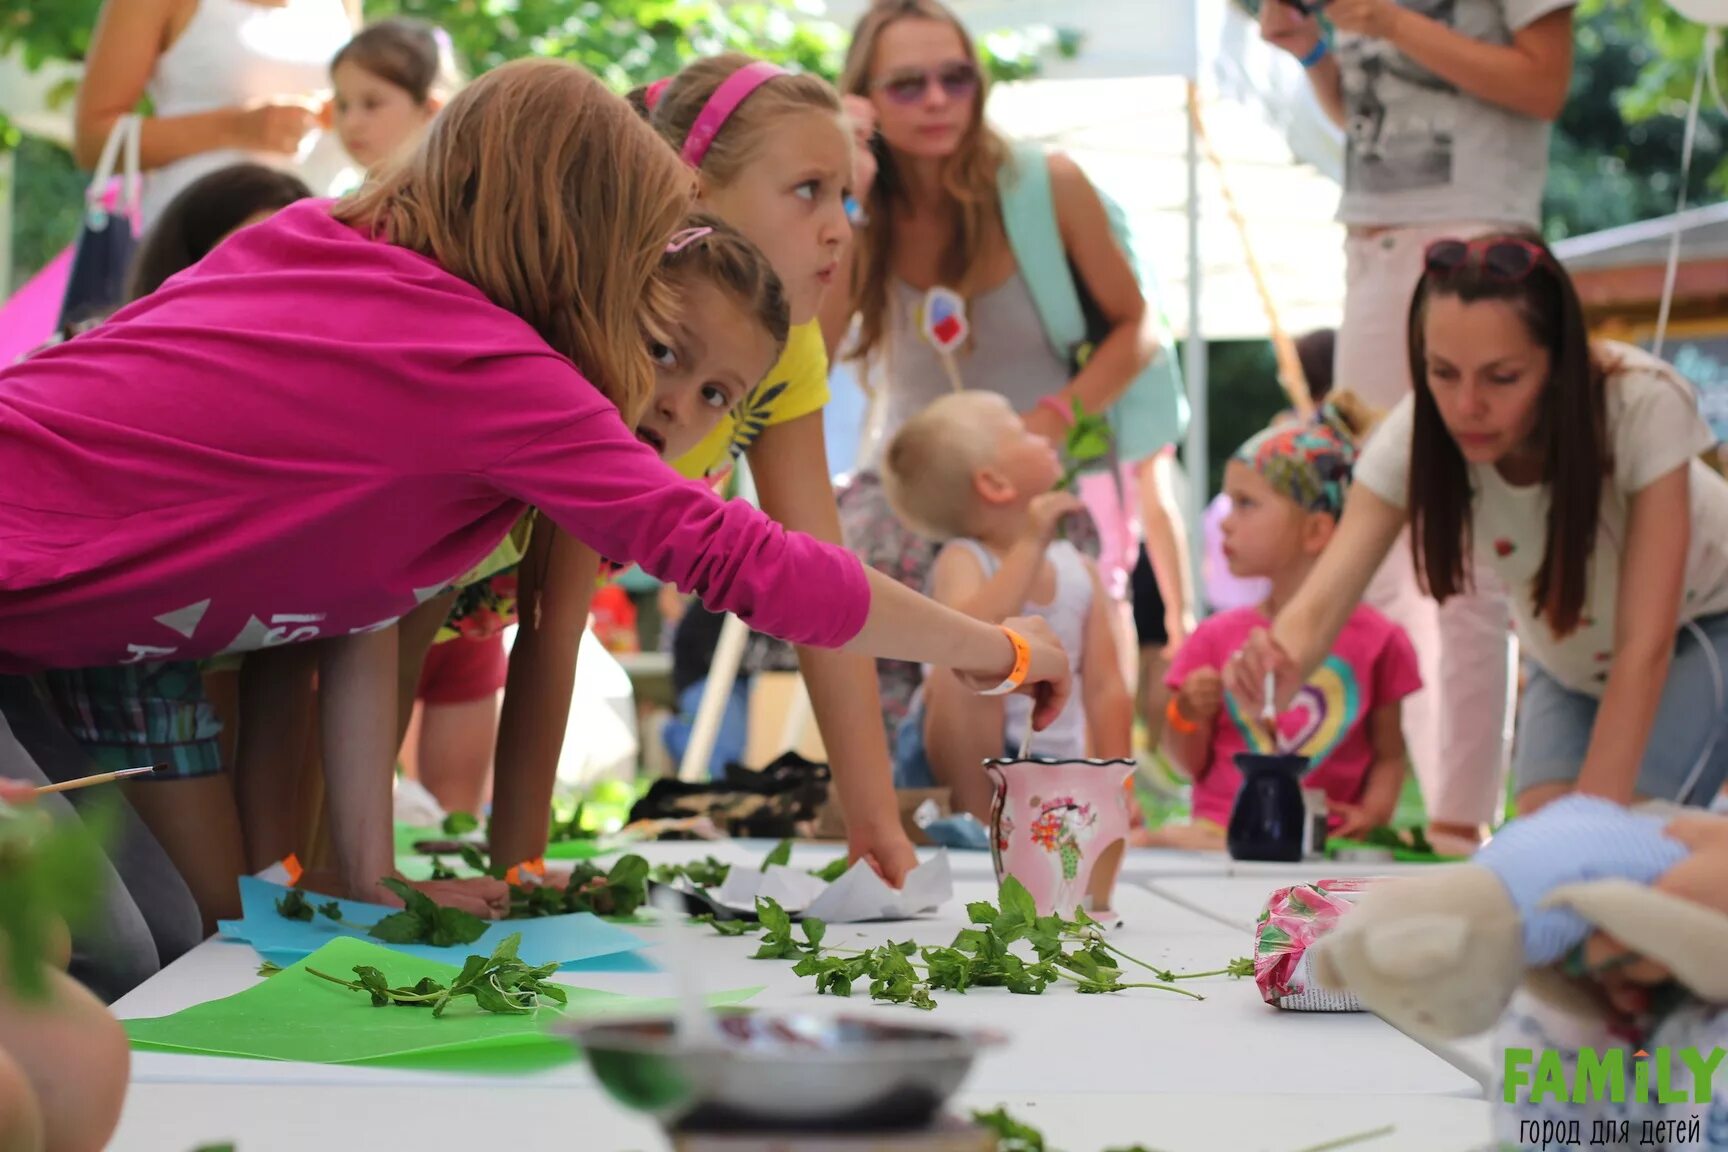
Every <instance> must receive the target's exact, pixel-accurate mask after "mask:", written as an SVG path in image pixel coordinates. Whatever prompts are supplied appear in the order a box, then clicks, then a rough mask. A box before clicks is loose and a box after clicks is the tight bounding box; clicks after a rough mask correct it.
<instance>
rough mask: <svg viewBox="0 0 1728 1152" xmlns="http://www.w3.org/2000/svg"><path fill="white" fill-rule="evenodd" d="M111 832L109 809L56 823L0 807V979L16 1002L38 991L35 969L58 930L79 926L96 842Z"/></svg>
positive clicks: (88, 902) (95, 866)
mask: <svg viewBox="0 0 1728 1152" xmlns="http://www.w3.org/2000/svg"><path fill="white" fill-rule="evenodd" d="M114 827H115V820H114V817H113V813H112V811H111V810H108V811H96V812H86V813H85V814H84V817H83V819H81V820H68V821H63V822H58V823H57V822H55V821H54V820H52V819H50V818H49V816H48V814H47V813H46V812H41V811H36V810H32V809H29V808H14V807H12V806H11V805H9V804H5V803H0V946H3V947H4V953H3V957H4V959H3V961H0V979H8V980H9V981H10V983H11V986H12V988H13V989H14V990H16V991H17V993H18V995H19V996H20V997H23V998H25V999H34V998H37V997H40V996H42V995H44V994H46V992H47V990H48V985H47V979H46V975H45V972H44V969H43V965H44V963H45V961H46V960H47V959H48V953H49V949H50V947H51V946H52V944H53V941H54V938H55V936H56V935H57V934H58V932H59V930H60V926H61V925H62V924H65V925H67V926H69V927H70V926H76V925H80V924H82V923H83V922H84V921H85V920H86V919H87V917H88V916H89V915H90V914H91V913H92V912H94V911H95V909H96V907H97V906H98V903H99V902H100V899H101V888H100V882H99V880H98V877H100V876H101V875H102V871H103V854H102V844H103V843H105V842H106V841H107V839H108V837H109V835H110V834H111V832H112V830H113V828H114Z"/></svg>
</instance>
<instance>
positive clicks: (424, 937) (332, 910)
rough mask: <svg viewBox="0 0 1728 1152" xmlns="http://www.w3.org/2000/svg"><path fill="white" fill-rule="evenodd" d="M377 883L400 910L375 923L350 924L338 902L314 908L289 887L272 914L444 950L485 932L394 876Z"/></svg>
mask: <svg viewBox="0 0 1728 1152" xmlns="http://www.w3.org/2000/svg"><path fill="white" fill-rule="evenodd" d="M379 883H380V884H382V885H383V886H384V887H386V888H388V889H389V890H390V891H391V892H394V893H395V894H396V895H397V896H398V897H399V898H401V900H402V903H403V905H404V907H403V909H402V910H401V911H400V912H392V913H391V914H390V915H388V916H386V917H384V918H383V919H382V920H379V921H378V922H377V923H376V924H372V925H366V924H353V923H350V922H349V921H347V920H344V919H342V905H341V904H340V903H338V902H337V901H335V900H330V901H326V902H325V903H323V904H319V905H317V906H314V905H313V904H312V902H311V901H309V900H307V899H306V893H305V892H303V891H301V890H300V889H298V888H290V889H289V890H288V892H287V894H286V895H284V896H283V897H282V898H281V899H279V900H277V901H276V913H277V915H279V916H281V917H283V918H284V919H287V920H299V921H303V922H306V923H310V922H311V921H312V920H313V918H314V917H315V916H322V917H324V918H325V919H326V920H331V921H334V922H335V923H337V924H340V925H342V926H343V927H344V928H352V929H354V930H355V931H356V932H364V933H366V934H367V935H368V936H370V937H372V938H373V939H374V940H382V941H384V942H385V943H386V944H430V945H432V946H433V947H434V948H448V947H451V946H453V945H457V944H472V943H474V941H476V940H478V939H480V937H481V935H483V934H484V933H485V931H486V921H484V920H482V919H481V918H480V917H478V916H476V915H474V914H473V913H472V912H464V911H462V910H461V909H460V908H446V907H444V906H443V905H441V904H439V903H437V902H436V901H435V900H433V899H432V898H431V897H430V896H427V895H426V894H425V893H423V892H420V891H419V890H418V889H415V888H411V887H409V886H408V885H407V884H404V883H403V882H402V881H400V880H397V879H396V878H395V877H392V876H386V877H385V878H384V879H382V880H380V881H379Z"/></svg>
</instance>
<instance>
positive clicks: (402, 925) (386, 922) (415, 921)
mask: <svg viewBox="0 0 1728 1152" xmlns="http://www.w3.org/2000/svg"><path fill="white" fill-rule="evenodd" d="M430 930H431V925H429V924H427V923H426V921H425V919H423V918H422V917H421V916H420V915H419V914H418V913H415V912H409V911H406V910H404V911H401V912H392V913H391V914H390V915H388V916H386V917H384V919H382V920H380V921H378V923H376V924H374V925H372V927H370V928H368V929H367V930H366V934H367V935H368V936H371V937H372V938H373V939H375V940H382V941H384V943H386V944H420V943H423V942H424V941H425V940H426V936H427V933H428V932H429V931H430Z"/></svg>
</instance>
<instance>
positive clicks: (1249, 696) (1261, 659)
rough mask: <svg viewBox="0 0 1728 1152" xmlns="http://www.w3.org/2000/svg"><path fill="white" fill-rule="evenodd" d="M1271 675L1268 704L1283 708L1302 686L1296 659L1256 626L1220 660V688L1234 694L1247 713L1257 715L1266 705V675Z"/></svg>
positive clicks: (1280, 709) (1279, 709) (1281, 709)
mask: <svg viewBox="0 0 1728 1152" xmlns="http://www.w3.org/2000/svg"><path fill="white" fill-rule="evenodd" d="M1267 673H1271V675H1272V678H1273V693H1272V695H1273V700H1272V706H1273V708H1274V709H1276V710H1277V711H1280V712H1281V711H1283V710H1284V708H1285V706H1287V705H1288V704H1289V702H1290V701H1291V700H1292V699H1293V698H1294V697H1295V695H1296V692H1297V689H1299V688H1301V687H1302V682H1301V677H1300V676H1299V675H1298V673H1297V669H1296V662H1295V661H1294V660H1292V659H1291V658H1290V654H1289V653H1288V652H1285V651H1284V649H1283V648H1281V647H1279V645H1278V642H1277V641H1276V640H1274V639H1272V635H1271V633H1269V632H1267V631H1266V630H1265V629H1263V628H1256V629H1254V631H1252V632H1250V633H1249V634H1248V639H1247V641H1246V642H1245V643H1244V644H1243V645H1242V647H1241V648H1240V649H1238V650H1237V651H1236V653H1235V654H1234V655H1232V656H1231V657H1230V659H1228V660H1226V661H1224V690H1225V691H1226V692H1228V693H1230V695H1232V696H1234V697H1235V698H1236V700H1237V702H1238V703H1240V704H1241V705H1242V708H1243V710H1244V711H1245V712H1246V713H1247V714H1248V715H1249V716H1259V715H1260V714H1261V712H1262V711H1263V710H1264V708H1265V705H1266V675H1267Z"/></svg>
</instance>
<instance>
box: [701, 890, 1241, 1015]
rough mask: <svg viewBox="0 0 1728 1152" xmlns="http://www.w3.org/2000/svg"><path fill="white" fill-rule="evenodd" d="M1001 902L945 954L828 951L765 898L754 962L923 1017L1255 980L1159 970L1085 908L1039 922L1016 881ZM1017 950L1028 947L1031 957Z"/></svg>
mask: <svg viewBox="0 0 1728 1152" xmlns="http://www.w3.org/2000/svg"><path fill="white" fill-rule="evenodd" d="M998 899H999V901H1000V907H998V905H996V904H991V903H989V902H988V901H978V902H976V903H972V904H968V905H967V906H966V912H967V916H968V918H969V919H970V921H971V923H972V925H973V927H971V928H966V929H963V930H961V932H960V934H959V935H958V936H956V937H955V938H954V941H953V943H952V944H950V945H948V946H947V947H927V946H926V947H921V946H919V945H918V944H916V943H914V942H912V941H905V942H900V943H896V942H893V941H890V942H889V943H887V944H881V945H877V946H876V947H874V948H869V949H865V950H862V951H858V950H852V949H833V948H826V949H825V948H824V947H823V945H822V941H823V938H824V936H825V935H826V931H827V926H826V925H824V924H823V923H822V922H821V921H820V920H816V919H813V918H810V917H806V918H805V919H804V920H802V921H801V922H800V923H799V924H798V926H797V927H798V934H795V933H794V931H793V924H792V917H791V915H790V914H789V913H787V912H786V910H785V909H784V908H782V907H781V906H780V905H779V904H777V903H776V902H775V901H773V900H766V899H762V900H758V901H757V902H756V914H757V919H758V920H759V921H760V930H761V945H760V947H759V948H758V949H757V951H756V954H755V956H754V957H753V958H754V959H757V960H792V961H795V962H796V963H795V966H794V968H793V972H795V973H796V974H797V975H799V976H808V977H811V978H813V979H814V980H815V981H816V991H817V992H818V993H819V994H821V995H826V996H850V995H852V993H853V990H854V989H855V988H857V987H859V986H860V985H862V986H864V987H866V988H868V990H869V995H870V998H871V999H872V1000H879V1001H883V1002H886V1003H890V1004H906V1005H910V1006H911V1007H913V1008H921V1009H924V1010H929V1009H932V1008H934V1007H935V1006H936V1000H935V998H934V996H933V995H932V993H934V992H956V993H964V992H965V991H966V990H967V989H969V988H1006V989H1008V990H1009V991H1010V992H1013V993H1017V994H1020V995H1026V996H1036V995H1040V994H1042V993H1043V992H1044V990H1045V989H1047V988H1049V987H1050V986H1051V985H1052V984H1055V983H1057V982H1059V981H1064V980H1066V981H1069V982H1071V983H1073V984H1074V986H1075V989H1076V991H1079V992H1082V993H1087V994H1101V993H1106V992H1123V991H1126V990H1128V989H1130V988H1155V989H1158V990H1160V991H1165V992H1175V993H1177V994H1178V995H1182V996H1188V997H1191V998H1193V999H1195V1000H1202V999H1204V997H1203V996H1200V995H1199V994H1197V993H1194V992H1189V991H1188V990H1186V989H1184V988H1178V987H1176V982H1177V981H1180V980H1197V979H1200V978H1202V977H1206V976H1232V977H1237V978H1240V977H1243V976H1251V975H1253V972H1254V962H1253V960H1252V959H1250V958H1242V959H1238V960H1233V961H1231V963H1230V964H1229V965H1227V966H1226V967H1224V968H1220V969H1217V970H1214V971H1211V972H1187V973H1177V972H1171V971H1168V970H1166V969H1161V968H1154V967H1152V966H1151V965H1150V964H1147V963H1145V962H1144V961H1141V960H1136V959H1135V958H1134V957H1132V956H1130V955H1128V954H1127V953H1126V952H1123V951H1122V950H1121V949H1119V948H1117V947H1116V946H1115V945H1113V944H1111V943H1110V942H1109V941H1108V940H1106V939H1105V937H1104V931H1103V927H1102V925H1100V924H1099V923H1098V922H1097V921H1096V920H1094V919H1092V918H1091V917H1090V916H1088V915H1086V913H1085V912H1084V911H1082V910H1081V909H1078V908H1076V909H1075V911H1074V919H1072V920H1066V919H1063V918H1062V917H1059V916H1039V915H1038V912H1037V905H1036V903H1035V902H1034V901H1033V899H1032V894H1031V893H1030V892H1028V891H1027V890H1026V888H1025V886H1024V885H1023V884H1021V883H1020V882H1019V881H1018V880H1016V879H1014V878H1013V877H1012V876H1010V877H1009V878H1008V879H1006V880H1004V881H1003V882H1002V888H1001V893H1000V895H999V897H998ZM699 919H700V920H702V921H703V922H705V923H708V924H711V925H712V926H713V927H714V929H715V930H716V931H718V932H720V933H721V934H722V935H726V936H743V935H747V934H749V933H750V931H751V930H750V928H749V927H748V926H747V925H745V924H743V923H742V922H738V921H724V920H719V921H716V920H714V919H713V918H712V917H700V918H699ZM800 936H801V938H800ZM1016 945H1028V946H1029V951H1030V954H1029V955H1028V954H1027V951H1028V949H1026V948H1019V949H1016V947H1015V946H1016ZM1124 960H1125V961H1127V962H1128V963H1130V964H1134V965H1137V966H1139V967H1141V968H1144V969H1145V970H1146V971H1147V972H1149V973H1151V974H1152V975H1153V977H1155V980H1156V982H1152V981H1131V980H1128V979H1125V977H1124V973H1123V971H1122V966H1121V962H1122V961H1124Z"/></svg>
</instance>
